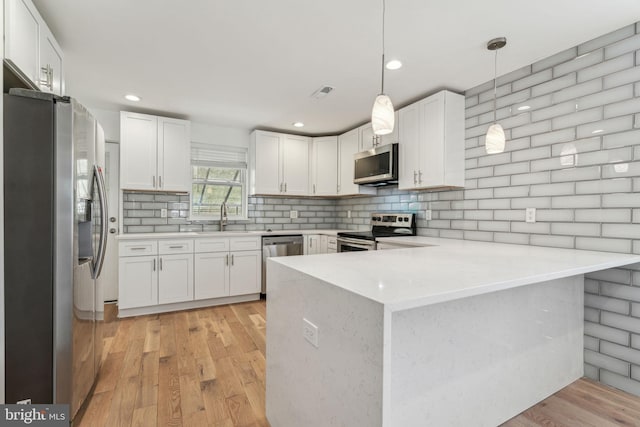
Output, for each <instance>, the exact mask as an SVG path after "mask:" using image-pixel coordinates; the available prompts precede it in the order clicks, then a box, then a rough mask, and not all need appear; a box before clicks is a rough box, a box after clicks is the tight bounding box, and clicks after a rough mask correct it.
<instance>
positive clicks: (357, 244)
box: [338, 213, 416, 252]
mask: <svg viewBox="0 0 640 427" xmlns="http://www.w3.org/2000/svg"><path fill="white" fill-rule="evenodd" d="M415 235H416V217H415V214H412V213H372V214H371V230H370V231H346V232H341V233H338V252H357V251H375V250H376V239H377V238H379V237H392V236H415Z"/></svg>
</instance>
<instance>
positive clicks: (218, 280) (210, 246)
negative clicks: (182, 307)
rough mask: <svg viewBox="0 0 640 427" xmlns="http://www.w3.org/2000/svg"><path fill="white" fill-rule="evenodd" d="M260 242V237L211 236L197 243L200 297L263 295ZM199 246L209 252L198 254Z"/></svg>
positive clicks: (197, 276)
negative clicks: (261, 292) (261, 288)
mask: <svg viewBox="0 0 640 427" xmlns="http://www.w3.org/2000/svg"><path fill="white" fill-rule="evenodd" d="M260 244H261V238H260V237H238V238H229V239H221V238H210V239H202V240H200V241H199V242H197V243H196V258H195V295H196V299H204V298H219V297H233V296H238V295H248V294H259V293H260V285H261V277H262V276H261V275H262V251H260V250H258V248H260ZM198 248H200V250H206V251H208V252H207V253H197V252H198V251H199V249H198ZM229 249H241V250H229Z"/></svg>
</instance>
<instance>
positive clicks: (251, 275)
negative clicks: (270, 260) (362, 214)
mask: <svg viewBox="0 0 640 427" xmlns="http://www.w3.org/2000/svg"><path fill="white" fill-rule="evenodd" d="M261 279H262V251H243V252H231V265H230V266H229V296H235V295H247V294H256V293H260V286H261V284H262V283H261Z"/></svg>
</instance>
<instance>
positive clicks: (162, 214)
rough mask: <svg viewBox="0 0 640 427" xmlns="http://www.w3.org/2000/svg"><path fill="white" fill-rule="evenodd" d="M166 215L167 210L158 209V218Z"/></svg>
mask: <svg viewBox="0 0 640 427" xmlns="http://www.w3.org/2000/svg"><path fill="white" fill-rule="evenodd" d="M166 217H167V210H166V209H160V218H166Z"/></svg>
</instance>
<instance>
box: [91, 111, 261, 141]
mask: <svg viewBox="0 0 640 427" xmlns="http://www.w3.org/2000/svg"><path fill="white" fill-rule="evenodd" d="M88 108H89V110H90V111H91V113H92V114H93V115H94V116H95V117H96V119H98V121H99V122H100V124H101V125H102V128H103V129H104V134H105V138H106V140H107V141H110V142H120V112H119V111H110V110H102V109H100V108H92V107H88ZM250 134H251V130H250V129H241V128H231V127H224V126H217V125H212V124H208V123H199V122H191V140H192V141H195V142H208V143H212V144H218V145H232V146H235V147H249V139H250Z"/></svg>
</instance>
